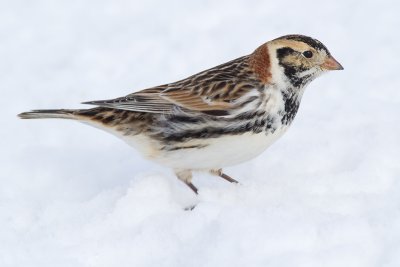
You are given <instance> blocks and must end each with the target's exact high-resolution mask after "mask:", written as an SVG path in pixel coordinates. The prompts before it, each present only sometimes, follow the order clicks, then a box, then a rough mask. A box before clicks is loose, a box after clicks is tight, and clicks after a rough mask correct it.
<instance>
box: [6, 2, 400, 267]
mask: <svg viewBox="0 0 400 267" xmlns="http://www.w3.org/2000/svg"><path fill="white" fill-rule="evenodd" d="M399 9H400V5H399V3H398V1H388V0H387V1H379V2H378V1H348V0H340V1H331V2H325V3H322V2H315V1H310V0H303V1H274V2H272V1H244V0H243V1H239V0H237V1H233V0H230V1H225V0H224V1H218V2H217V1H210V0H209V1H176V0H175V1H172V0H171V1H125V0H118V1H117V0H114V1H105V0H100V1H94V0H91V1H45V0H37V1H20V0H15V1H8V2H6V1H3V2H1V8H0V42H1V48H0V58H1V60H0V71H1V76H0V80H1V88H2V89H1V90H2V91H1V92H2V97H1V98H0V104H1V107H2V116H1V117H0V120H1V125H2V127H1V128H0V133H1V137H2V138H1V141H0V142H1V148H2V149H1V153H0V164H1V165H0V166H1V175H0V179H1V184H2V186H1V187H0V266H2V267H9V266H12V267H15V266H18V267H22V266H23V267H26V266H40V267H46V266H60V267H64V266H66V267H67V266H68V267H69V266H74V267H80V266H119V267H123V266H135V267H138V266H300V267H301V266H307V267H310V266H318V267H320V266H324V267H325V266H326V267H330V266H332V267H333V266H335V267H336V266H352V267H357V266H363V267H364V266H385V267H389V266H393V267H397V266H400V181H399V178H400V164H399V159H400V138H399V136H400V116H399V115H400V91H399V88H400V76H399V75H398V50H399V45H398V44H399V42H400V38H399V35H398V28H399V27H400V17H399V16H398V14H399ZM289 33H302V34H306V35H310V36H313V37H316V38H318V39H319V40H321V41H322V42H323V43H324V44H326V45H327V46H328V48H329V49H330V50H331V52H332V54H333V55H334V57H335V58H336V59H337V60H338V61H339V62H340V63H342V65H343V66H344V68H345V70H344V71H340V72H339V71H338V72H332V73H330V74H327V75H325V76H322V77H320V78H318V79H317V80H316V81H314V82H312V83H311V85H310V86H309V87H308V88H307V90H306V93H305V95H304V97H303V101H302V104H301V107H300V111H299V114H298V115H297V117H296V119H295V122H294V125H293V126H292V127H291V128H290V129H289V130H288V132H287V133H286V134H285V136H284V137H282V138H281V139H280V140H279V141H277V142H276V143H275V144H274V145H273V146H272V147H270V148H269V149H268V150H267V151H266V152H264V153H263V154H262V155H261V156H259V157H258V158H256V159H254V160H252V161H249V162H247V163H245V164H242V165H238V166H235V167H232V168H227V169H226V170H225V171H226V173H227V174H229V175H231V176H232V177H234V178H236V179H237V180H239V181H240V182H241V184H240V185H233V184H229V183H226V182H225V181H223V180H222V179H217V178H215V177H211V176H209V175H207V174H198V175H196V178H195V180H194V183H195V184H197V185H198V187H199V189H200V194H199V196H197V197H196V196H194V195H193V194H192V193H191V192H190V190H189V189H188V188H186V187H185V186H184V185H183V184H182V183H181V182H179V181H178V180H177V179H176V178H175V177H174V175H173V173H172V172H171V171H170V170H167V169H164V168H162V167H160V166H157V165H155V164H153V163H151V162H148V161H145V160H144V159H142V158H141V157H140V155H139V154H138V153H137V152H136V151H134V150H132V149H131V148H130V147H129V146H127V145H126V144H124V143H123V142H121V141H120V140H118V139H116V138H115V137H114V136H112V135H109V134H107V133H105V132H101V131H99V130H98V129H95V128H90V127H87V126H85V125H82V124H79V123H75V122H71V121H57V120H43V121H22V120H18V119H17V118H16V114H17V113H20V112H22V111H26V110H29V109H39V108H58V107H60V108H61V107H64V108H79V107H84V106H83V105H80V104H79V103H80V102H83V101H88V100H98V99H107V98H111V97H117V96H121V95H124V94H128V93H130V92H132V91H134V90H139V89H142V88H146V87H149V86H153V85H158V84H162V83H166V82H171V81H175V80H178V79H181V78H184V77H186V76H188V75H190V74H193V73H196V72H198V71H201V70H204V69H206V68H209V67H212V66H215V65H217V64H219V63H222V62H225V61H228V60H230V59H234V58H236V57H239V56H241V55H244V54H246V53H250V52H252V51H253V50H254V49H255V48H256V47H257V46H258V45H260V44H261V43H263V42H265V41H267V40H270V39H273V38H276V37H278V36H281V35H284V34H289ZM195 203H196V204H197V206H196V208H195V209H193V210H192V211H185V210H184V209H183V208H184V207H187V206H189V205H192V204H195Z"/></svg>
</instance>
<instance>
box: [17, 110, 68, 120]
mask: <svg viewBox="0 0 400 267" xmlns="http://www.w3.org/2000/svg"><path fill="white" fill-rule="evenodd" d="M74 113H75V110H72V109H39V110H32V111H29V112H23V113H21V114H18V117H20V118H21V119H75V115H74Z"/></svg>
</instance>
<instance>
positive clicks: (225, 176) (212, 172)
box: [210, 169, 239, 184]
mask: <svg viewBox="0 0 400 267" xmlns="http://www.w3.org/2000/svg"><path fill="white" fill-rule="evenodd" d="M210 173H211V174H213V175H216V176H219V177H221V178H223V179H225V180H227V181H228V182H231V183H235V184H238V183H239V182H238V181H236V180H235V179H233V178H232V177H230V176H229V175H226V174H225V173H223V172H222V169H218V170H210Z"/></svg>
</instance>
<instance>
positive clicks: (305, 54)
mask: <svg viewBox="0 0 400 267" xmlns="http://www.w3.org/2000/svg"><path fill="white" fill-rule="evenodd" d="M303 56H305V57H306V58H312V56H313V53H312V52H311V51H310V50H307V51H304V52H303Z"/></svg>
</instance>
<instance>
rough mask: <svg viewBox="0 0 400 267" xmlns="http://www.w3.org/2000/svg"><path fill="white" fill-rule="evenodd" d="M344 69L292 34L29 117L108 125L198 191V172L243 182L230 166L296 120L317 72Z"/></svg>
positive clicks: (321, 46)
mask: <svg viewBox="0 0 400 267" xmlns="http://www.w3.org/2000/svg"><path fill="white" fill-rule="evenodd" d="M332 70H343V67H342V65H341V64H340V63H339V62H338V61H337V60H336V59H335V58H334V57H333V56H332V55H331V53H330V52H329V50H328V49H327V47H326V46H325V45H324V44H323V43H321V42H320V41H318V40H317V39H314V38H312V37H308V36H305V35H300V34H290V35H285V36H281V37H279V38H276V39H273V40H270V41H268V42H266V43H264V44H262V45H261V46H259V47H258V48H256V49H255V50H254V51H253V52H252V53H250V54H248V55H245V56H242V57H239V58H236V59H234V60H231V61H229V62H227V63H224V64H221V65H218V66H216V67H213V68H210V69H207V70H204V71H201V72H199V73H197V74H194V75H192V76H190V77H188V78H186V79H182V80H179V81H177V82H172V83H167V84H164V85H160V86H155V87H151V88H147V89H143V90H139V91H137V92H134V93H131V94H129V95H126V96H123V97H118V98H115V99H110V100H98V101H89V102H83V103H82V104H88V105H94V106H95V107H93V108H88V109H44V110H32V111H30V112H24V113H21V114H18V116H19V117H20V118H22V119H42V118H57V119H70V120H75V121H79V122H83V123H86V124H89V125H91V126H94V127H97V128H99V129H102V130H105V131H107V132H109V133H111V134H114V135H115V136H117V137H119V138H120V139H122V140H124V141H125V142H127V143H128V144H129V145H131V146H132V147H134V148H135V149H137V150H138V151H139V152H140V154H141V155H142V156H144V157H145V158H147V159H149V160H152V161H154V162H156V163H158V164H161V165H164V166H166V167H169V168H172V169H173V170H174V172H175V174H176V176H177V178H178V179H179V180H181V181H182V182H184V183H185V184H186V185H187V186H188V187H189V188H190V189H191V190H193V192H194V193H196V194H198V188H197V187H196V186H195V185H194V184H193V183H192V178H193V172H196V171H206V172H209V173H210V174H212V175H215V176H217V177H221V178H223V179H225V180H227V181H229V182H231V183H238V181H237V180H235V179H233V178H232V177H230V176H229V175H227V174H225V173H224V172H223V170H222V168H224V167H227V166H232V165H235V164H239V163H242V162H245V161H248V160H251V159H252V158H255V157H257V156H258V155H260V154H261V153H262V152H264V151H265V150H266V149H267V148H268V147H269V146H270V145H271V144H272V143H273V142H275V141H276V140H277V139H278V138H280V137H281V136H282V135H283V134H284V133H285V132H286V131H287V129H288V128H289V127H290V126H291V124H292V122H293V119H294V118H295V116H296V113H297V111H298V109H299V105H300V102H301V99H302V96H303V93H304V90H305V88H306V87H307V86H308V85H309V84H310V82H311V81H313V80H314V79H315V78H316V77H318V76H320V75H321V74H323V73H326V72H328V71H332Z"/></svg>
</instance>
